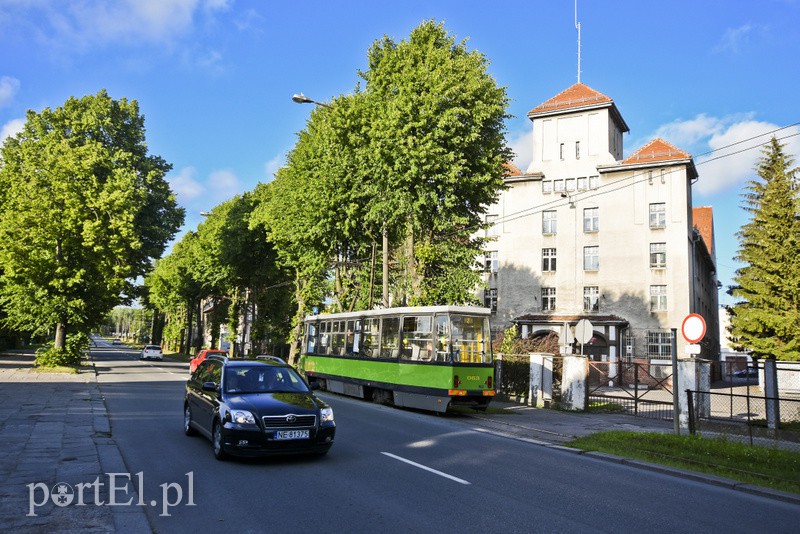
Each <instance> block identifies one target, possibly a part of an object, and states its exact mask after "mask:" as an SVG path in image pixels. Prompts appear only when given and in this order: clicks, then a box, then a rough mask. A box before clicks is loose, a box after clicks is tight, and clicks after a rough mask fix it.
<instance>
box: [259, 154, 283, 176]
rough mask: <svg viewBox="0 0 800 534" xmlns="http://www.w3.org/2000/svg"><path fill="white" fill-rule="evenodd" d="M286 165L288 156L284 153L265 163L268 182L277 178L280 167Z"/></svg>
mask: <svg viewBox="0 0 800 534" xmlns="http://www.w3.org/2000/svg"><path fill="white" fill-rule="evenodd" d="M284 165H286V156H285V155H283V154H280V155H278V156H275V157H274V158H272V159H271V160H269V161H268V162H267V163H266V164H264V172H265V173H266V175H267V182H271V181H272V179H273V178H275V173H276V172H278V169H280V168H281V167H283V166H284Z"/></svg>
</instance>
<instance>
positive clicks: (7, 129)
mask: <svg viewBox="0 0 800 534" xmlns="http://www.w3.org/2000/svg"><path fill="white" fill-rule="evenodd" d="M24 126H25V119H13V120H10V121H8V122H7V123H5V124H4V125H3V127H2V128H0V146H1V145H2V144H3V143H5V142H6V138H7V137H11V136H12V135H17V134H18V133H19V132H21V131H22V128H23V127H24Z"/></svg>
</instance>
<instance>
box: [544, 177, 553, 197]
mask: <svg viewBox="0 0 800 534" xmlns="http://www.w3.org/2000/svg"><path fill="white" fill-rule="evenodd" d="M552 192H553V180H543V181H542V193H544V194H546V195H547V194H550V193H552Z"/></svg>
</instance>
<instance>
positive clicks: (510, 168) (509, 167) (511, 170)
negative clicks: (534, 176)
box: [503, 161, 522, 176]
mask: <svg viewBox="0 0 800 534" xmlns="http://www.w3.org/2000/svg"><path fill="white" fill-rule="evenodd" d="M503 167H505V169H506V176H519V175H521V174H522V171H521V170H519V167H517V166H516V165H514V164H513V163H511V162H510V161H507V162H506V163H504V164H503Z"/></svg>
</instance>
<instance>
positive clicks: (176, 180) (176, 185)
mask: <svg viewBox="0 0 800 534" xmlns="http://www.w3.org/2000/svg"><path fill="white" fill-rule="evenodd" d="M196 176H197V170H196V169H195V168H194V167H184V168H183V169H181V170H180V171H178V174H175V175H173V174H172V173H170V174H168V175H167V181H168V182H169V185H170V187H171V188H172V190H173V191H174V192H175V194H176V195H177V196H178V203H179V204H185V203H187V202H188V201H191V200H194V199H195V198H197V197H199V196H200V195H202V194H203V193H205V192H206V189H205V187H203V184H201V183H200V182H199V181H197V178H196Z"/></svg>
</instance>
